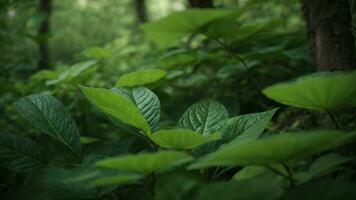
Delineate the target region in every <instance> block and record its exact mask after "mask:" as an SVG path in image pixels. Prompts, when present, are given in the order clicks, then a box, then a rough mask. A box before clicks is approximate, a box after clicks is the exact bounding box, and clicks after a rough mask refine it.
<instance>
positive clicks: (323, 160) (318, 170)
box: [294, 153, 355, 182]
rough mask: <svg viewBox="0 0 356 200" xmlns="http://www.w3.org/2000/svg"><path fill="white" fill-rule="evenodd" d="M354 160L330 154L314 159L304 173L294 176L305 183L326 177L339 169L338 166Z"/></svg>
mask: <svg viewBox="0 0 356 200" xmlns="http://www.w3.org/2000/svg"><path fill="white" fill-rule="evenodd" d="M352 160H355V157H344V156H341V155H340V154H336V153H330V154H327V155H324V156H321V157H320V158H318V159H316V160H315V161H314V162H313V164H312V165H311V166H310V167H309V169H308V170H307V171H306V172H299V173H296V174H295V175H294V176H295V178H296V179H298V180H299V181H300V182H307V181H309V180H311V179H313V178H317V177H321V176H324V175H327V174H329V173H331V172H334V171H336V170H338V169H340V165H342V164H345V163H347V162H350V161H352Z"/></svg>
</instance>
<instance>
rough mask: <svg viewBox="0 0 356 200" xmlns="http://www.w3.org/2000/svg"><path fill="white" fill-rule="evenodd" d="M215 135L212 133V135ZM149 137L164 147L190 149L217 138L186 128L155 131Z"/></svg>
mask: <svg viewBox="0 0 356 200" xmlns="http://www.w3.org/2000/svg"><path fill="white" fill-rule="evenodd" d="M216 135H217V134H213V135H212V136H216ZM151 139H152V141H153V142H154V143H156V144H158V145H159V146H161V147H164V148H171V149H192V148H195V147H197V146H198V145H200V144H203V143H206V142H209V141H212V140H214V139H218V138H214V137H211V136H210V137H208V136H203V135H201V134H199V133H197V132H194V131H191V130H188V129H166V130H159V131H157V132H155V133H154V134H152V136H151Z"/></svg>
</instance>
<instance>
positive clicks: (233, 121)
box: [216, 108, 277, 142]
mask: <svg viewBox="0 0 356 200" xmlns="http://www.w3.org/2000/svg"><path fill="white" fill-rule="evenodd" d="M276 111H277V108H275V109H272V110H269V111H265V112H260V113H251V114H246V115H239V116H237V117H233V118H230V119H226V120H223V121H221V122H219V123H218V125H217V126H216V131H220V132H221V133H222V139H223V140H224V141H225V142H230V141H232V140H240V139H244V138H246V139H253V138H257V137H258V136H259V135H260V134H261V133H262V132H263V130H264V129H265V128H266V127H267V126H268V124H269V123H270V121H271V119H272V117H273V115H274V113H275V112H276Z"/></svg>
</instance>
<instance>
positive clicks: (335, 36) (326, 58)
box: [302, 0, 356, 71]
mask: <svg viewBox="0 0 356 200" xmlns="http://www.w3.org/2000/svg"><path fill="white" fill-rule="evenodd" d="M350 7H351V5H350V2H349V0H302V9H303V13H304V18H305V21H306V26H307V30H308V36H309V41H310V46H311V51H312V54H313V58H314V64H315V66H316V68H317V70H319V71H323V70H344V69H352V68H355V64H356V61H355V44H354V37H353V35H352V27H351V24H352V20H351V11H350V10H351V9H350Z"/></svg>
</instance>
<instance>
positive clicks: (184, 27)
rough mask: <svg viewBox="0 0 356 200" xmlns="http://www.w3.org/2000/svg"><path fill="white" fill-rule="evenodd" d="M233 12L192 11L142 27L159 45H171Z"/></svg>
mask: <svg viewBox="0 0 356 200" xmlns="http://www.w3.org/2000/svg"><path fill="white" fill-rule="evenodd" d="M235 13H236V12H235V11H231V10H217V9H214V10H212V9H190V10H187V11H183V12H176V13H173V14H171V15H169V16H167V17H165V18H162V19H160V20H157V21H154V22H150V23H146V24H144V25H142V26H141V28H142V30H143V31H144V32H145V33H146V34H147V36H148V37H149V38H150V39H151V40H153V41H155V42H157V43H158V44H163V45H165V44H169V43H172V42H175V41H177V40H179V39H181V38H182V37H183V36H185V35H187V34H189V33H198V32H199V31H200V30H201V29H202V28H203V27H204V26H206V25H207V24H208V23H209V22H212V21H213V20H215V19H218V18H220V17H226V16H229V15H232V14H235Z"/></svg>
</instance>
